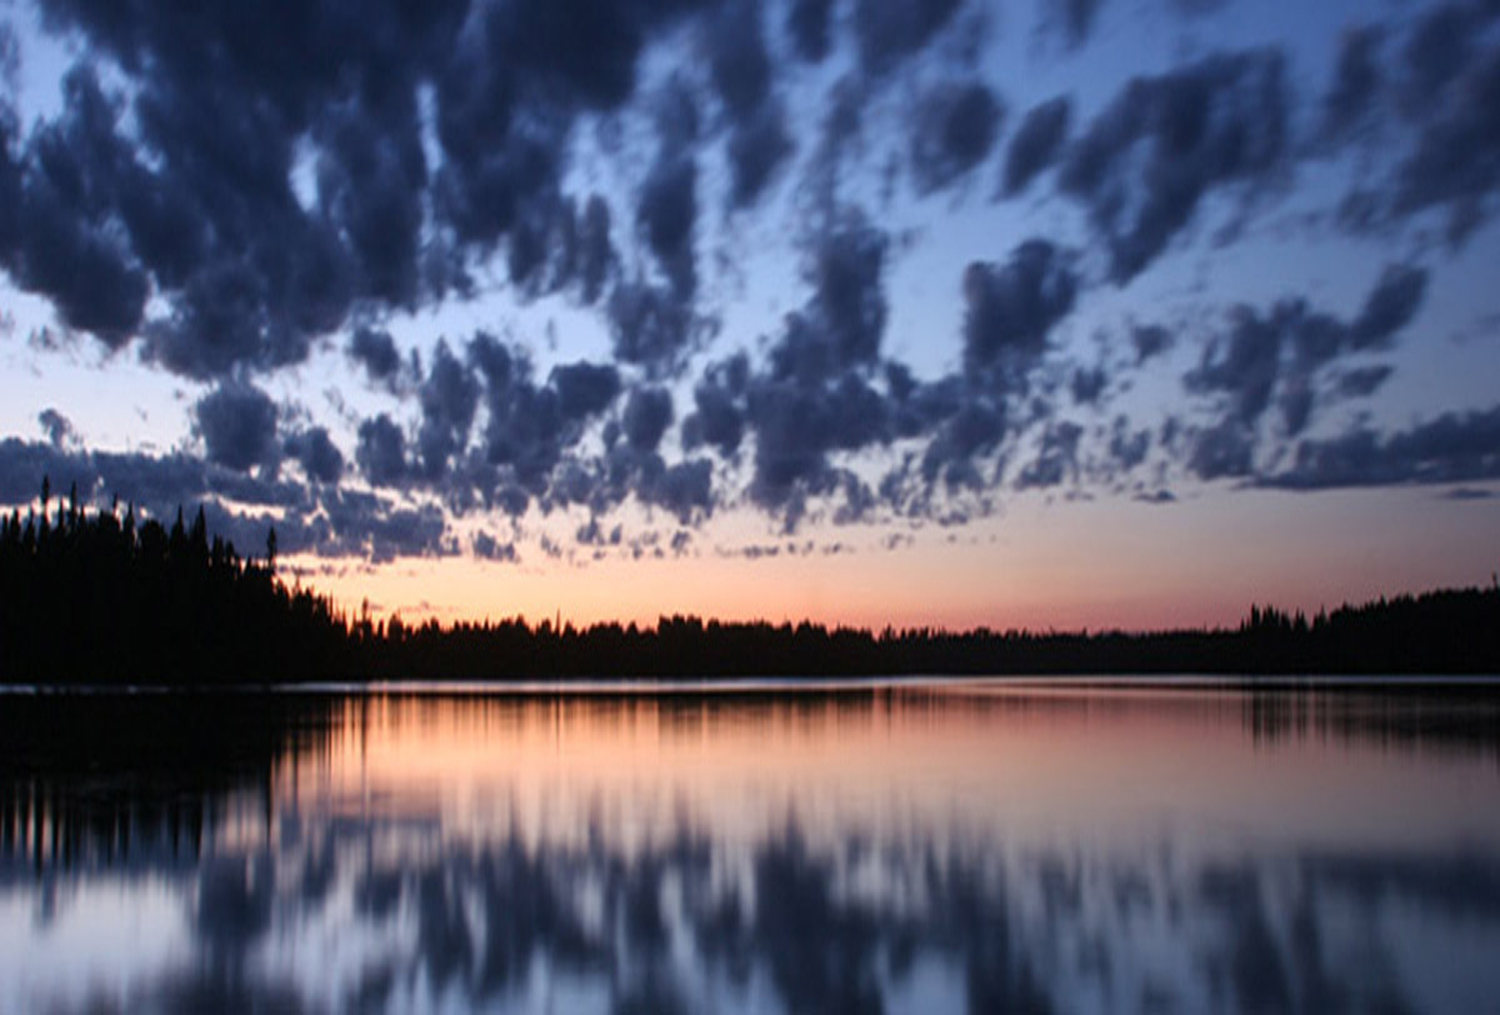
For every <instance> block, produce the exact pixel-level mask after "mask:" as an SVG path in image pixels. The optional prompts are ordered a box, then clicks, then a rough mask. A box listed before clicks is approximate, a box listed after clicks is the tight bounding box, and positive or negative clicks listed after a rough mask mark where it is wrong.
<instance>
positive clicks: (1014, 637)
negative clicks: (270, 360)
mask: <svg viewBox="0 0 1500 1015" xmlns="http://www.w3.org/2000/svg"><path fill="white" fill-rule="evenodd" d="M49 500H50V496H44V498H43V510H42V511H41V512H40V513H39V514H38V513H35V512H31V513H28V514H27V515H26V516H25V517H24V518H23V517H22V516H21V515H20V514H19V513H12V514H11V515H10V516H9V517H8V518H3V519H0V648H3V651H0V683H6V684H11V685H18V686H33V687H41V686H50V687H61V686H99V685H109V686H135V687H146V686H154V687H164V686H165V687H204V686H226V685H238V686H266V685H271V684H275V685H280V684H296V683H312V684H328V683H355V684H361V685H363V684H367V683H370V682H380V681H386V682H389V681H397V682H410V683H416V682H422V683H424V684H430V683H434V682H436V683H453V682H464V681H510V682H514V681H521V682H525V681H547V680H559V679H567V680H580V679H581V680H596V681H603V680H636V681H639V680H646V679H655V680H685V681H703V680H717V679H723V678H756V679H797V680H802V681H807V680H818V679H828V678H847V677H865V678H869V677H912V676H916V677H921V676H930V675H934V674H940V675H943V676H945V677H1031V678H1059V677H1071V678H1078V677H1089V678H1093V679H1110V678H1115V679H1117V678H1122V677H1163V676H1167V677H1177V678H1182V677H1205V678H1215V679H1218V678H1231V679H1239V680H1255V679H1265V678H1267V677H1272V676H1276V677H1288V678H1303V677H1307V676H1317V677H1350V676H1371V677H1393V676H1419V677H1422V678H1424V679H1429V680H1431V679H1439V678H1447V677H1455V676H1460V675H1493V674H1500V587H1497V586H1495V585H1493V584H1492V585H1491V587H1489V588H1468V589H1450V590H1439V591H1432V592H1426V593H1423V594H1421V595H1415V596H1413V595H1398V596H1395V597H1394V598H1389V599H1386V598H1381V599H1379V600H1376V601H1374V602H1369V603H1365V604H1362V605H1357V606H1348V605H1346V606H1341V607H1339V608H1338V609H1335V610H1333V611H1330V612H1319V613H1318V614H1316V615H1315V616H1312V617H1307V616H1304V615H1303V614H1301V613H1288V612H1285V611H1282V610H1279V609H1277V608H1275V607H1273V606H1267V607H1260V606H1252V607H1251V608H1250V611H1249V614H1248V615H1247V616H1246V618H1245V619H1244V620H1243V621H1242V622H1241V623H1240V624H1239V625H1238V626H1236V627H1233V628H1218V629H1212V630H1205V629H1188V630H1170V631H1157V632H1147V633H1127V632H1121V631H1104V632H1094V633H1089V632H1074V633H1059V632H1040V633H1039V632H1032V631H1024V630H1021V631H1017V630H1010V631H996V630H991V629H988V628H977V629H974V630H969V631H962V632H952V631H946V630H938V629H933V628H906V629H901V630H897V629H894V628H890V627H887V628H886V629H884V630H882V631H880V632H874V631H871V630H868V629H857V628H849V627H833V628H830V627H827V626H825V625H822V624H815V623H811V622H808V621H803V622H802V623H799V624H795V625H794V624H790V623H782V624H771V623H769V622H765V621H760V622H733V623H731V622H720V621H717V620H703V619H700V618H698V617H685V616H672V617H662V618H661V619H660V620H659V621H658V622H657V623H656V625H654V626H651V627H639V626H637V625H635V624H630V625H626V626H622V625H620V624H618V623H601V624H594V625H591V626H588V627H584V628H575V627H573V626H572V625H571V624H565V625H563V626H562V627H561V628H558V627H556V626H554V625H553V623H552V622H551V621H543V622H541V623H540V624H537V625H531V624H529V623H528V622H527V621H525V620H524V619H522V618H515V619H511V620H500V621H486V622H481V623H467V622H457V623H453V624H449V625H446V626H445V625H441V624H439V623H437V622H436V621H429V622H427V623H426V624H423V625H420V626H407V625H405V624H403V623H402V622H401V620H400V618H399V617H392V618H391V619H389V620H380V621H376V620H373V619H371V618H370V617H368V616H359V617H351V616H349V615H348V614H347V613H345V612H343V611H340V610H339V609H337V608H336V607H335V605H334V603H333V602H332V600H331V599H329V598H327V597H324V596H320V595H318V594H317V593H316V592H314V591H312V590H309V589H305V588H300V587H299V588H296V589H289V588H288V587H287V586H286V584H285V583H284V582H283V581H282V580H281V579H280V578H279V577H278V575H277V572H276V537H275V531H274V529H273V530H271V532H270V533H269V534H268V538H267V541H266V553H265V555H264V557H262V558H259V559H256V558H247V557H242V556H241V555H240V554H239V553H238V551H237V550H236V548H235V547H234V545H233V544H232V543H228V542H225V541H224V540H222V539H220V538H219V537H217V536H214V537H210V535H209V533H208V529H207V525H206V523H205V520H204V515H203V512H202V511H201V510H200V511H199V512H198V513H197V515H196V517H195V518H194V519H193V521H192V522H191V523H188V522H187V521H186V520H185V518H184V516H183V514H182V512H179V513H178V516H177V519H176V522H175V523H174V524H173V525H172V526H171V527H170V528H169V527H167V526H164V525H162V524H161V523H160V522H158V521H156V520H154V519H152V520H147V521H145V522H143V523H141V524H137V522H136V519H135V517H134V513H133V512H132V511H130V510H128V509H127V510H126V512H125V513H124V515H123V516H122V515H121V514H120V512H119V511H118V509H114V510H110V511H103V510H99V511H95V512H93V513H92V514H91V513H89V512H88V511H86V510H85V509H84V508H82V507H81V506H80V505H79V503H78V501H77V498H76V496H73V497H70V498H69V499H68V501H67V502H66V503H59V504H58V505H57V509H56V512H55V514H54V513H52V512H51V511H50V508H49V506H48V502H49Z"/></svg>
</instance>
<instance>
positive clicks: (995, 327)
mask: <svg viewBox="0 0 1500 1015" xmlns="http://www.w3.org/2000/svg"><path fill="white" fill-rule="evenodd" d="M1077 292H1078V277H1077V275H1076V274H1074V271H1073V267H1072V259H1071V257H1070V255H1068V254H1067V253H1066V252H1064V251H1061V250H1059V249H1058V248H1057V247H1055V246H1053V245H1052V244H1051V243H1049V242H1048V241H1046V240H1028V241H1026V242H1025V243H1022V244H1021V245H1020V246H1018V247H1016V249H1015V250H1014V251H1012V252H1011V256H1010V259H1009V260H1008V261H1006V262H1005V263H1004V264H1003V265H1001V264H983V263H979V262H976V263H974V264H971V265H969V267H968V268H967V269H966V270H965V271H964V280H963V295H964V363H965V366H966V367H967V369H968V370H969V371H970V372H973V373H985V372H987V373H991V374H996V375H998V376H1000V377H1002V378H1003V379H1005V380H1006V381H1007V382H1008V383H1011V384H1015V383H1018V382H1021V381H1024V378H1025V376H1026V375H1027V374H1028V373H1029V372H1030V371H1031V370H1032V368H1033V367H1035V365H1036V364H1037V363H1038V362H1039V361H1040V359H1041V357H1042V354H1043V353H1044V352H1045V351H1046V347H1047V337H1048V335H1050V334H1051V332H1052V329H1053V328H1054V327H1056V326H1057V324H1058V322H1059V321H1061V320H1062V319H1063V318H1064V317H1066V316H1067V315H1068V314H1069V312H1071V311H1072V309H1073V301H1074V299H1075V297H1076V295H1077Z"/></svg>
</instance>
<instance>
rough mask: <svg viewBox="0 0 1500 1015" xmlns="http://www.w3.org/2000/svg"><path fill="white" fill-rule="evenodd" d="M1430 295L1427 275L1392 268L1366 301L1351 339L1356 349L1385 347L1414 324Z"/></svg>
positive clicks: (1403, 267)
mask: <svg viewBox="0 0 1500 1015" xmlns="http://www.w3.org/2000/svg"><path fill="white" fill-rule="evenodd" d="M1426 295H1427V272H1426V271H1425V270H1424V269H1422V268H1417V267H1413V266H1411V265H1400V264H1398V265H1391V266H1390V267H1387V268H1386V269H1385V272H1384V273H1383V274H1382V275H1381V276H1380V281H1379V282H1378V283H1376V286H1375V288H1374V289H1373V290H1372V291H1371V292H1370V295H1369V297H1368V298H1367V299H1366V300H1365V305H1364V308H1363V309H1361V310H1360V312H1359V317H1357V318H1356V319H1355V321H1354V324H1353V326H1352V327H1351V329H1350V332H1349V340H1350V342H1351V343H1352V344H1353V346H1354V348H1356V349H1367V348H1370V347H1371V346H1384V345H1385V344H1386V343H1388V342H1389V341H1390V340H1391V338H1392V336H1394V335H1395V334H1396V333H1397V332H1398V331H1400V330H1401V329H1402V328H1405V327H1406V326H1407V325H1408V324H1410V323H1411V320H1412V318H1413V317H1415V316H1416V315H1417V311H1418V310H1419V309H1421V306H1422V300H1423V299H1424V298H1425V297H1426Z"/></svg>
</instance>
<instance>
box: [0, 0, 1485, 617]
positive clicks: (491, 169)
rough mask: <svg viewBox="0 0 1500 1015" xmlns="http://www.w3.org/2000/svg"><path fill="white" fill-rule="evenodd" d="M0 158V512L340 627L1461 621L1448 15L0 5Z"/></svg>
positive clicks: (1463, 22) (1471, 366)
mask: <svg viewBox="0 0 1500 1015" xmlns="http://www.w3.org/2000/svg"><path fill="white" fill-rule="evenodd" d="M0 131H3V134H4V147H3V149H0V310H3V316H0V503H3V504H6V505H17V506H20V507H22V509H23V510H24V508H25V506H26V505H27V504H30V503H34V501H35V499H36V497H37V493H38V489H39V486H40V483H41V478H42V476H43V475H44V474H46V475H49V476H50V478H51V482H52V486H53V489H54V490H57V491H66V490H67V489H68V487H69V485H70V484H72V483H75V482H76V483H77V484H78V486H79V489H80V491H81V493H82V494H84V495H85V496H86V497H87V498H88V500H89V501H90V502H91V503H94V504H97V505H101V506H105V507H108V506H109V505H110V504H111V503H112V501H114V500H115V499H116V498H118V501H119V503H120V505H121V506H122V509H123V506H124V505H125V504H127V503H133V504H135V505H136V506H137V508H138V509H139V510H143V511H145V512H147V513H151V514H155V515H157V516H163V515H172V514H175V511H176V507H177V505H178V504H179V503H180V504H183V505H186V506H188V507H189V509H191V508H192V506H193V505H196V504H199V503H202V504H205V505H206V507H207V511H208V514H209V520H210V525H211V527H213V528H215V529H217V530H219V531H222V532H225V533H227V534H229V535H230V536H232V537H233V538H234V540H235V542H236V544H237V545H238V547H239V548H240V550H241V551H242V552H245V553H251V554H256V555H259V554H262V553H263V552H264V545H265V532H266V529H267V527H268V526H269V525H270V524H272V523H274V525H275V527H276V531H277V536H278V543H279V546H280V549H281V554H282V563H283V568H284V570H285V572H286V573H287V575H288V576H289V577H290V576H293V575H295V576H296V577H297V578H298V579H299V580H301V581H303V582H304V583H307V584H311V585H313V586H315V587H317V588H319V589H321V590H325V591H328V592H330V593H332V594H333V595H334V596H335V597H336V598H337V599H338V600H339V601H340V602H341V603H342V604H344V605H346V606H348V607H350V608H352V609H357V608H358V607H359V604H360V603H361V601H362V600H366V599H368V601H369V604H370V607H371V609H372V610H373V611H375V612H377V613H379V614H382V615H385V614H390V613H392V612H396V611H399V612H400V614H401V616H402V617H403V618H404V619H408V620H410V619H420V618H423V617H427V616H436V617H439V618H440V619H443V620H450V619H455V618H460V617H463V618H478V617H484V616H491V617H501V616H512V615H515V614H518V613H519V614H524V615H526V616H527V617H529V618H531V619H533V620H539V619H541V618H543V617H548V618H550V617H552V616H554V615H555V614H557V613H561V614H562V615H563V616H564V618H565V619H567V620H570V621H573V622H575V623H586V622H591V621H595V620H601V619H620V620H625V621H628V620H636V621H646V622H649V621H652V620H654V619H655V618H656V617H657V616H658V615H659V614H662V613H674V612H692V613H698V614H702V615H715V616H720V617H725V618H732V619H744V618H751V617H762V616H763V617H768V618H770V619H773V620H781V619H793V620H795V619H800V618H802V617H804V616H807V617H812V618H814V619H818V620H823V621H828V622H852V623H858V624H866V625H873V626H876V627H880V626H884V625H885V624H887V623H891V624H894V625H897V626H905V625H916V624H934V625H945V626H950V627H954V626H957V627H968V626H973V625H980V624H985V625H989V626H992V627H1000V628H1007V627H1019V626H1028V627H1032V628H1049V627H1055V628H1075V627H1080V626H1087V627H1090V628H1098V627H1113V626H1120V627H1126V628H1155V627H1164V626H1175V625H1178V624H1200V623H1206V624H1218V623H1229V622H1232V621H1234V620H1236V619H1237V618H1238V617H1239V616H1240V615H1241V614H1242V613H1243V612H1245V610H1246V609H1247V608H1248V605H1249V603H1250V602H1251V601H1252V600H1254V601H1260V602H1265V601H1274V602H1276V603H1278V604H1281V605H1284V606H1287V607H1295V608H1303V609H1308V610H1316V609H1317V608H1318V607H1320V606H1324V605H1327V606H1333V605H1336V604H1338V603H1339V602H1342V601H1344V600H1350V599H1363V598H1368V597H1373V596H1376V595H1379V594H1382V593H1391V592H1397V591H1404V590H1417V589H1422V588H1428V587H1433V586H1440V585H1473V584H1489V583H1490V581H1491V580H1492V578H1491V576H1492V574H1493V573H1494V572H1495V571H1496V570H1497V569H1500V268H1497V266H1500V229H1497V227H1496V212H1497V210H1500V3H1496V2H1494V0H1468V2H1454V3H1446V4H1437V3H1422V2H1417V0H1404V2H1397V0H1390V2H1380V0H1365V2H1354V0H1324V2H1307V0H1300V2H1291V0H773V2H765V3H755V2H748V0H736V2H728V0H717V2H716V0H621V2H617V3H610V2H605V0H595V2H590V0H424V2H417V0H392V2H389V3H371V2H368V0H365V2H355V0H274V2H265V3H258V4H256V3H245V2H222V3H216V2H206V3H201V4H194V5H189V4H179V3H171V2H150V0H34V2H33V0H14V2H10V3H6V4H3V5H0Z"/></svg>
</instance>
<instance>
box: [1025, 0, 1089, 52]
mask: <svg viewBox="0 0 1500 1015" xmlns="http://www.w3.org/2000/svg"><path fill="white" fill-rule="evenodd" d="M1039 4H1040V9H1041V18H1042V23H1043V24H1044V25H1047V26H1049V27H1052V28H1054V29H1056V30H1059V31H1061V32H1062V33H1063V34H1064V36H1065V37H1066V38H1067V40H1068V43H1069V44H1070V45H1073V46H1078V45H1080V44H1081V43H1083V42H1084V40H1086V39H1087V38H1088V37H1089V33H1090V32H1092V31H1093V28H1094V20H1095V19H1096V18H1097V17H1098V16H1099V8H1100V7H1102V6H1103V5H1104V0H1039Z"/></svg>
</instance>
